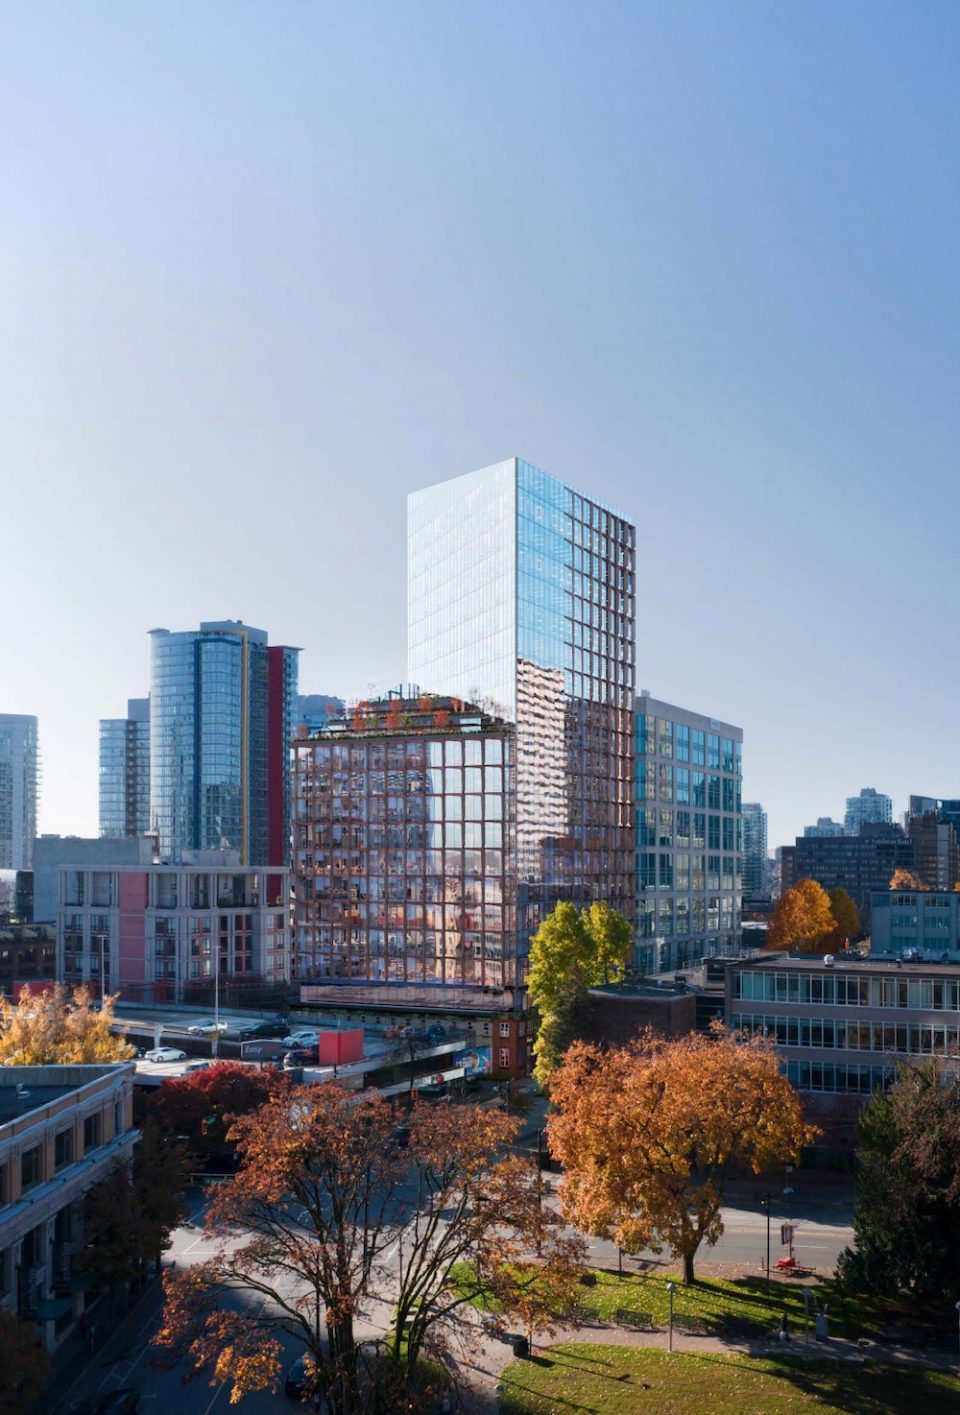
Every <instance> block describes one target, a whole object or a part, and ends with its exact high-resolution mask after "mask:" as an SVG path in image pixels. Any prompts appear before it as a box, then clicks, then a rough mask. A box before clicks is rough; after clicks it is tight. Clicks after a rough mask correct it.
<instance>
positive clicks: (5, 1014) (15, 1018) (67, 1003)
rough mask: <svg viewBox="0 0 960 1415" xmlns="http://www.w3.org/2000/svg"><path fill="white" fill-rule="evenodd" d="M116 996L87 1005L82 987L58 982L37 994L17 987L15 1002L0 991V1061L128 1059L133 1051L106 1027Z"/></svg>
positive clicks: (66, 1062) (87, 996)
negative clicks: (67, 985)
mask: <svg viewBox="0 0 960 1415" xmlns="http://www.w3.org/2000/svg"><path fill="white" fill-rule="evenodd" d="M116 1001H117V996H116V995H114V996H107V997H104V998H103V1001H102V1005H99V1006H98V1007H97V1008H94V1007H92V1006H91V1002H92V998H91V996H90V992H89V991H88V989H87V988H85V987H80V988H75V989H74V990H73V991H72V992H70V991H68V989H67V988H66V987H64V985H63V984H62V983H57V984H55V986H53V987H51V988H47V989H46V990H45V991H44V992H42V993H30V992H26V991H24V992H21V994H20V997H19V1000H18V1001H17V1002H11V1001H10V1000H9V999H8V998H5V997H2V996H0V1065H4V1066H57V1065H69V1064H70V1063H75V1064H81V1065H90V1064H92V1063H97V1062H109V1061H127V1060H129V1058H130V1057H132V1056H133V1055H134V1054H135V1049H134V1048H133V1047H132V1046H128V1044H127V1042H126V1040H125V1038H123V1037H119V1036H115V1035H114V1033H113V1032H111V1030H110V1027H111V1024H112V1022H113V1009H114V1005H115V1003H116Z"/></svg>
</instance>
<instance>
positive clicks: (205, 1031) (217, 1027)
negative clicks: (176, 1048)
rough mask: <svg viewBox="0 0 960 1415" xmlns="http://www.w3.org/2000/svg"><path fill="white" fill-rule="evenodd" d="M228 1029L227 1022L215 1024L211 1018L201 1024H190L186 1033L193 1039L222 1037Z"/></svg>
mask: <svg viewBox="0 0 960 1415" xmlns="http://www.w3.org/2000/svg"><path fill="white" fill-rule="evenodd" d="M229 1029H230V1024H229V1022H215V1021H214V1020H213V1018H212V1017H207V1018H205V1019H204V1020H203V1021H202V1022H191V1023H190V1025H189V1027H188V1028H187V1031H188V1032H192V1033H193V1035H194V1036H195V1037H216V1036H221V1037H222V1036H223V1034H224V1032H227V1031H229Z"/></svg>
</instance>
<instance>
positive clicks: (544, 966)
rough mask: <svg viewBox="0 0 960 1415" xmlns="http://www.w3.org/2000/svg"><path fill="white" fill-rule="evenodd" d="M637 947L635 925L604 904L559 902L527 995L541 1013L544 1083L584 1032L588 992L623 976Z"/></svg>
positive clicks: (542, 931) (537, 1072) (545, 927)
mask: <svg viewBox="0 0 960 1415" xmlns="http://www.w3.org/2000/svg"><path fill="white" fill-rule="evenodd" d="M632 946H633V930H632V929H631V927H630V925H629V923H628V922H627V920H626V919H625V918H624V917H623V915H622V914H620V913H618V912H617V910H616V909H611V907H610V905H609V904H607V903H605V902H603V901H597V902H596V903H593V904H591V905H590V906H589V907H588V908H585V909H583V910H578V909H577V908H576V906H575V905H573V904H569V903H560V904H557V906H556V907H555V909H554V910H553V911H552V913H550V914H549V915H548V916H547V918H546V919H544V921H543V923H542V924H541V925H540V927H539V928H538V930H537V932H536V933H535V934H534V936H533V939H532V941H531V946H530V968H529V971H528V973H527V991H528V994H529V996H530V1001H531V1003H532V1004H533V1006H534V1007H535V1008H536V1010H537V1012H538V1013H539V1014H540V1026H539V1029H538V1031H537V1039H536V1041H535V1043H534V1054H535V1055H536V1058H537V1060H536V1064H535V1066H534V1073H533V1074H534V1076H535V1077H536V1079H537V1080H538V1081H539V1082H540V1084H541V1085H547V1084H548V1083H549V1081H550V1078H551V1076H552V1075H553V1073H554V1071H555V1070H556V1068H557V1066H558V1065H559V1064H560V1062H561V1060H562V1058H563V1055H564V1053H565V1051H566V1050H567V1048H568V1047H569V1045H570V1043H571V1042H572V1041H573V1040H574V1038H575V1037H576V1036H577V1035H578V1033H579V1032H580V1031H581V1030H582V1027H583V1012H584V1005H585V1002H586V995H587V990H588V989H589V988H591V987H596V986H597V985H598V984H600V983H609V982H612V981H614V980H616V979H617V978H618V977H621V976H622V975H623V972H624V970H625V968H626V965H627V962H628V960H629V957H630V950H631V948H632Z"/></svg>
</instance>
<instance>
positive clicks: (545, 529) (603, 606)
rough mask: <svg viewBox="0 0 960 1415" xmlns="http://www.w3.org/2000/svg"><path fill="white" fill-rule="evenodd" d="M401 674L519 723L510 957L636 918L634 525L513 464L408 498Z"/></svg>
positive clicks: (530, 468) (523, 464) (526, 467)
mask: <svg viewBox="0 0 960 1415" xmlns="http://www.w3.org/2000/svg"><path fill="white" fill-rule="evenodd" d="M407 506H408V603H407V676H408V678H409V679H410V681H411V682H414V683H418V684H419V685H420V686H421V687H422V688H424V689H426V690H429V691H435V692H442V693H453V694H456V695H458V696H459V697H462V698H464V699H466V700H468V701H470V702H478V703H480V704H481V705H482V706H483V707H484V709H485V710H486V711H487V712H490V713H494V714H496V715H498V716H500V717H502V718H504V719H506V720H507V721H509V722H511V723H513V724H515V730H516V769H515V791H516V843H515V847H514V849H513V850H512V852H511V853H512V859H511V861H510V867H511V873H512V875H513V879H514V881H515V885H516V894H517V928H518V951H519V953H520V954H521V955H524V954H525V952H526V943H527V939H528V937H529V935H530V934H531V933H533V932H534V931H535V930H536V928H537V925H538V923H539V921H540V919H541V918H542V917H543V915H544V913H546V912H549V910H550V909H552V908H553V906H554V904H556V903H557V901H558V900H571V901H573V902H575V903H578V904H583V903H587V902H589V901H590V900H593V899H606V900H608V901H609V903H610V904H611V905H613V906H614V907H615V908H617V909H620V910H621V911H622V912H623V913H624V914H626V916H627V917H628V918H630V919H632V918H633V917H634V913H635V897H636V895H635V885H636V875H635V857H634V850H635V843H634V839H635V838H634V826H633V822H634V801H633V771H634V766H633V762H634V746H633V693H634V655H635V648H634V594H635V590H634V554H635V530H634V527H633V525H632V524H631V522H629V521H627V520H626V519H624V518H623V517H622V516H620V515H618V514H616V513H615V512H613V511H611V510H610V509H609V508H608V507H606V506H604V505H602V504H601V503H600V502H599V501H596V500H594V499H593V498H591V497H589V496H586V495H585V494H584V493H582V492H580V491H577V490H575V489H574V488H573V487H570V486H567V485H565V484H564V483H563V482H560V481H557V480H556V478H554V477H551V476H548V475H547V474H546V473H545V472H542V471H539V470H538V469H537V468H536V467H534V466H532V465H531V464H530V463H529V462H524V461H522V460H520V459H519V458H511V459H510V460H509V461H506V462H500V463H498V464H497V465H495V466H492V467H487V468H484V469H483V470H482V471H478V472H472V473H469V474H468V475H466V476H462V477H457V478H455V479H453V480H452V481H447V482H442V483H440V484H439V485H437V486H432V487H428V488H426V489H425V490H423V491H418V492H414V493H412V494H411V495H410V496H409V497H408V501H407Z"/></svg>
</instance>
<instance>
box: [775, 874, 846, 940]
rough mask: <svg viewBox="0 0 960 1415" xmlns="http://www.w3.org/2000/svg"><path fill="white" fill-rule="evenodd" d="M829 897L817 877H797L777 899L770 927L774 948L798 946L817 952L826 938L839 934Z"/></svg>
mask: <svg viewBox="0 0 960 1415" xmlns="http://www.w3.org/2000/svg"><path fill="white" fill-rule="evenodd" d="M836 929H837V921H836V919H835V918H834V915H833V910H832V909H831V908H830V896H829V895H828V894H827V891H826V890H825V889H824V888H823V886H822V885H820V884H817V881H816V880H815V879H798V880H797V882H796V884H795V885H794V886H793V888H792V889H788V890H787V891H786V893H785V894H783V895H781V897H780V899H779V900H778V901H777V907H776V908H775V909H774V911H773V918H772V919H771V920H770V928H769V929H768V930H767V942H768V944H769V945H770V947H771V948H785V949H786V948H795V949H797V950H798V951H799V952H800V953H816V951H817V948H818V946H819V945H820V944H821V943H823V941H824V939H827V938H831V937H832V936H834V935H835V934H836Z"/></svg>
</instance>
